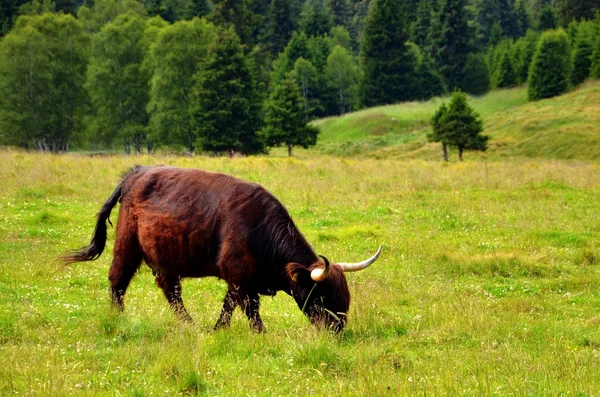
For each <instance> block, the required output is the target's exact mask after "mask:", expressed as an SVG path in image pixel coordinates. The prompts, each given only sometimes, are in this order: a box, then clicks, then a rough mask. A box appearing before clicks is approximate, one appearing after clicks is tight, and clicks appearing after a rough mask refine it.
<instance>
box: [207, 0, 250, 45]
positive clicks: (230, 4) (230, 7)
mask: <svg viewBox="0 0 600 397" xmlns="http://www.w3.org/2000/svg"><path fill="white" fill-rule="evenodd" d="M213 3H214V11H213V14H212V15H211V16H210V19H211V21H212V22H213V23H214V24H215V25H217V26H221V27H222V28H223V29H228V28H229V27H230V26H233V27H234V29H235V32H236V33H237V35H238V37H239V38H240V40H241V42H242V44H243V45H245V46H246V48H245V51H246V53H248V52H249V51H250V50H251V49H252V47H253V46H254V43H253V33H254V31H255V29H256V25H257V23H258V20H257V18H256V15H254V13H253V12H252V0H213Z"/></svg>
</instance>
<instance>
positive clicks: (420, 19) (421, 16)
mask: <svg viewBox="0 0 600 397" xmlns="http://www.w3.org/2000/svg"><path fill="white" fill-rule="evenodd" d="M432 1H434V0H420V1H419V4H418V6H417V13H416V17H415V20H414V22H413V23H412V24H411V26H410V40H411V41H412V42H413V43H415V44H417V45H418V46H419V47H421V48H425V47H427V46H428V45H429V44H430V42H429V40H430V36H429V32H430V28H431V21H432V20H431V18H432V12H433V11H432V7H431V2H432Z"/></svg>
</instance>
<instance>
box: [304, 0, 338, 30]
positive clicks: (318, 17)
mask: <svg viewBox="0 0 600 397" xmlns="http://www.w3.org/2000/svg"><path fill="white" fill-rule="evenodd" d="M332 26H333V25H332V18H331V14H329V11H328V10H327V9H326V8H325V7H323V3H322V0H307V1H306V3H304V8H303V10H302V13H301V14H300V29H301V30H302V31H303V32H304V33H306V36H307V37H311V36H322V35H325V34H328V33H329V31H330V30H331V28H332Z"/></svg>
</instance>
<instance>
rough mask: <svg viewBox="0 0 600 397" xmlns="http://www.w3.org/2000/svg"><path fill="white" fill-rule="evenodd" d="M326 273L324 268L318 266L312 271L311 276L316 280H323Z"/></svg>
mask: <svg viewBox="0 0 600 397" xmlns="http://www.w3.org/2000/svg"><path fill="white" fill-rule="evenodd" d="M324 273H325V272H324V269H323V268H320V267H318V268H316V269H313V270H312V271H311V272H310V278H312V279H313V280H314V281H323V280H325V278H326V277H327V275H326V274H324Z"/></svg>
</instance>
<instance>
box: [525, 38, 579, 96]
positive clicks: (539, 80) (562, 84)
mask: <svg viewBox="0 0 600 397" xmlns="http://www.w3.org/2000/svg"><path fill="white" fill-rule="evenodd" d="M570 68H571V57H570V48H569V39H568V37H567V34H566V33H565V32H564V31H563V30H556V31H547V32H545V33H543V34H542V37H541V38H540V41H539V44H538V46H537V50H536V52H535V54H534V56H533V60H532V62H531V68H530V69H529V79H528V82H529V87H528V88H529V91H528V94H529V100H532V101H535V100H538V99H543V98H550V97H553V96H556V95H560V94H562V93H563V92H565V91H566V90H567V86H568V83H569V72H570Z"/></svg>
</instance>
